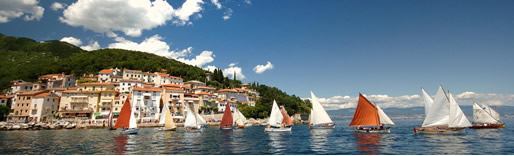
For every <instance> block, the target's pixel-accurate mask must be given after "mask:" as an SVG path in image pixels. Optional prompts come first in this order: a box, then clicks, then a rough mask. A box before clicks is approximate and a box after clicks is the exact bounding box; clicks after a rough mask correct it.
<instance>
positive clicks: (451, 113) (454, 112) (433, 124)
mask: <svg viewBox="0 0 514 156" xmlns="http://www.w3.org/2000/svg"><path fill="white" fill-rule="evenodd" d="M421 92H422V93H421V97H423V99H424V101H425V120H424V121H423V125H422V126H421V127H417V128H414V133H455V132H459V131H461V130H463V129H465V128H467V127H471V123H470V122H469V120H468V119H467V118H466V115H464V112H462V110H461V109H460V107H459V104H458V103H457V101H456V100H455V99H454V98H453V95H452V94H451V93H446V92H445V91H444V89H443V87H442V86H439V89H438V90H437V93H436V95H435V97H434V99H432V98H431V97H430V96H429V95H428V93H427V92H426V91H425V89H423V88H422V89H421Z"/></svg>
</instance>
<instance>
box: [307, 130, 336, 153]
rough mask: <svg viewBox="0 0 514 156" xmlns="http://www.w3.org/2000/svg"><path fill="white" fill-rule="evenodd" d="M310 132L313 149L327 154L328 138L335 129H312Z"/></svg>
mask: <svg viewBox="0 0 514 156" xmlns="http://www.w3.org/2000/svg"><path fill="white" fill-rule="evenodd" d="M310 132H311V135H310V142H311V149H312V150H313V151H316V152H326V151H327V148H326V145H327V142H328V136H330V134H331V133H332V132H333V129H311V130H310Z"/></svg>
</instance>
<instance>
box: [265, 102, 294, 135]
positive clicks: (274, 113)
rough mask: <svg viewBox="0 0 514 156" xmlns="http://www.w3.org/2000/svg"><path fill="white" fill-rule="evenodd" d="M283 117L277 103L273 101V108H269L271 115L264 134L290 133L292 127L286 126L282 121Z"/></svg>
mask: <svg viewBox="0 0 514 156" xmlns="http://www.w3.org/2000/svg"><path fill="white" fill-rule="evenodd" d="M284 118H285V116H284V115H283V114H282V113H281V111H280V109H279V108H278V105H277V102H276V101H275V100H273V106H272V107H271V114H270V117H269V119H268V126H267V127H266V128H265V129H264V131H266V132H290V131H291V128H292V126H286V123H285V122H284V121H286V120H287V119H286V120H284Z"/></svg>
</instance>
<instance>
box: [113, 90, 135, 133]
mask: <svg viewBox="0 0 514 156" xmlns="http://www.w3.org/2000/svg"><path fill="white" fill-rule="evenodd" d="M134 109H135V108H134V107H132V106H131V104H130V95H129V96H128V98H127V100H125V103H124V104H123V107H121V111H120V115H119V117H118V120H116V124H115V125H114V128H123V130H122V133H124V134H137V133H138V131H139V129H137V123H136V118H135V117H134Z"/></svg>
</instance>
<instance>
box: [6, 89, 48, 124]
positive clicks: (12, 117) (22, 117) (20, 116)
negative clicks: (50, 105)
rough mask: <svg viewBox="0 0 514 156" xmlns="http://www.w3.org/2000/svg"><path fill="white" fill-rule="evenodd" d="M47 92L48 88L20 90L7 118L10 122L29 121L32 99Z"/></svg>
mask: <svg viewBox="0 0 514 156" xmlns="http://www.w3.org/2000/svg"><path fill="white" fill-rule="evenodd" d="M47 92H48V90H42V91H25V92H18V94H17V95H16V96H15V99H13V101H15V102H13V104H12V105H11V113H9V115H8V116H7V120H8V121H10V122H22V123H24V122H28V121H29V115H30V113H31V104H32V99H33V98H34V96H36V95H38V94H41V93H47Z"/></svg>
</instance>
